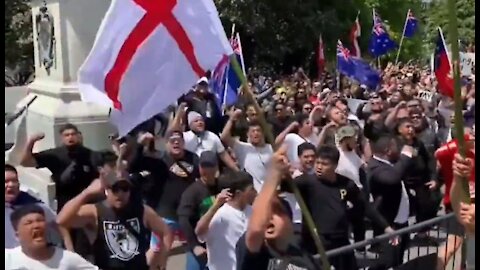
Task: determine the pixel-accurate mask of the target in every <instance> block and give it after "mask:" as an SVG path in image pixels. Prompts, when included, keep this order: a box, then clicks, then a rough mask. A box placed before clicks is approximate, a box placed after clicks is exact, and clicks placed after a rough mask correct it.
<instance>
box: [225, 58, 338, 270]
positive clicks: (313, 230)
mask: <svg viewBox="0 0 480 270" xmlns="http://www.w3.org/2000/svg"><path fill="white" fill-rule="evenodd" d="M230 61H231V63H232V66H233V69H234V70H235V73H236V74H237V76H238V78H239V79H240V81H241V82H242V87H243V89H244V91H243V94H244V95H246V97H247V98H248V99H250V102H251V103H252V104H253V106H254V107H255V110H256V111H257V114H258V116H259V122H260V125H261V126H262V129H263V130H264V133H265V137H267V138H266V139H267V141H271V142H272V143H273V135H272V132H271V129H270V127H269V126H268V125H267V122H266V120H265V116H264V114H263V113H262V110H261V108H260V106H259V105H258V102H257V100H256V99H255V97H254V95H253V93H252V91H251V90H250V88H249V87H248V83H247V78H246V77H245V75H243V72H242V69H241V67H240V64H239V63H238V61H237V57H236V56H235V54H233V55H231V56H230ZM287 183H288V184H289V185H290V188H291V189H292V191H293V193H294V194H295V198H296V199H297V202H298V204H299V206H300V209H301V210H302V214H303V217H304V219H305V220H304V221H305V222H306V224H307V227H308V228H309V230H310V233H311V234H312V238H313V241H314V242H315V245H316V247H317V251H318V254H319V255H320V259H321V261H322V269H330V268H331V267H330V263H329V262H328V259H327V255H326V253H325V248H324V247H323V244H322V240H320V237H319V235H318V230H317V228H316V227H315V223H314V222H313V218H312V215H311V214H310V211H309V210H308V208H307V205H306V204H305V201H304V200H303V198H302V195H301V194H300V191H299V190H298V188H297V186H296V185H295V183H294V181H287Z"/></svg>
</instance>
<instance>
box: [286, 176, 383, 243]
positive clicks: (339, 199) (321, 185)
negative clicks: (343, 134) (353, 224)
mask: <svg viewBox="0 0 480 270" xmlns="http://www.w3.org/2000/svg"><path fill="white" fill-rule="evenodd" d="M336 178H337V179H336V181H335V182H329V181H328V180H325V179H322V178H319V177H318V176H316V175H310V174H303V175H301V176H299V177H297V178H295V180H293V181H295V183H296V184H297V186H298V189H299V191H300V193H301V194H302V196H303V199H304V200H305V204H306V205H307V207H308V209H309V210H310V213H311V214H312V218H313V221H314V223H315V225H316V227H317V228H318V230H319V233H320V234H321V236H322V238H323V240H324V245H325V247H326V249H327V250H328V249H331V248H335V243H330V242H329V239H348V232H349V225H350V221H349V218H348V215H347V209H352V210H353V211H355V212H358V213H362V214H363V215H366V216H368V217H369V218H371V219H372V220H373V222H374V223H375V224H378V225H379V226H381V227H382V228H385V227H387V226H388V224H387V223H386V221H385V220H384V219H383V217H382V216H381V215H380V214H379V213H378V212H377V211H375V210H374V208H373V206H372V205H371V204H369V203H368V201H367V199H366V198H365V196H364V194H363V193H362V192H361V191H360V189H359V188H358V187H357V185H356V184H355V182H353V181H352V180H350V179H349V178H347V177H344V176H342V175H339V174H337V175H336ZM282 188H284V189H288V187H286V186H285V185H282ZM325 217H328V218H325ZM302 240H303V243H304V248H305V249H307V250H309V251H311V252H315V246H314V242H313V240H312V239H311V235H310V231H309V230H308V228H307V227H306V224H303V228H302Z"/></svg>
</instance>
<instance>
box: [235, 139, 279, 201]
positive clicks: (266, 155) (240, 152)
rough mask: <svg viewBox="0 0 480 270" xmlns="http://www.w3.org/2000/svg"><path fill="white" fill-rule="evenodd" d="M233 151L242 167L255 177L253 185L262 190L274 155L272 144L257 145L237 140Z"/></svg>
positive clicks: (258, 190) (257, 189)
mask: <svg viewBox="0 0 480 270" xmlns="http://www.w3.org/2000/svg"><path fill="white" fill-rule="evenodd" d="M233 151H234V152H235V155H236V157H237V161H238V164H239V165H240V169H241V170H245V171H246V172H248V173H249V174H250V175H251V176H252V177H253V187H254V188H255V190H256V191H257V192H260V189H261V188H262V185H263V181H265V176H266V173H267V168H268V164H270V160H271V158H272V155H273V149H272V146H271V145H270V144H266V145H264V146H262V147H255V146H253V145H252V144H251V143H245V142H240V141H235V144H234V145H233Z"/></svg>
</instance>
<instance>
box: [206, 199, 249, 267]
mask: <svg viewBox="0 0 480 270" xmlns="http://www.w3.org/2000/svg"><path fill="white" fill-rule="evenodd" d="M250 214H251V208H250V207H247V208H246V209H245V210H243V211H240V210H238V209H235V208H233V207H232V206H230V205H229V204H228V203H226V204H224V205H223V206H222V207H220V209H218V211H217V213H215V215H214V216H213V218H212V220H211V221H210V225H209V227H208V232H207V233H206V235H204V236H203V239H202V237H199V238H200V239H199V240H205V242H206V243H207V257H208V263H207V266H208V269H210V270H235V269H236V267H237V256H236V254H235V246H236V245H237V242H238V239H239V238H240V237H241V236H242V235H243V234H244V233H245V232H246V231H247V225H248V219H249V218H250Z"/></svg>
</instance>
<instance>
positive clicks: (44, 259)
mask: <svg viewBox="0 0 480 270" xmlns="http://www.w3.org/2000/svg"><path fill="white" fill-rule="evenodd" d="M9 222H11V224H12V225H13V228H14V230H15V232H16V234H17V236H18V241H19V243H20V246H18V247H16V248H13V249H5V269H23V270H51V269H57V270H70V269H79V270H98V267H96V266H95V265H93V264H91V263H90V262H88V261H87V260H85V259H84V258H82V257H81V256H80V255H78V254H76V253H73V252H71V251H68V250H63V249H61V248H58V247H55V246H52V245H49V244H48V242H47V222H46V217H45V212H44V210H43V208H42V207H41V206H39V205H37V204H28V205H24V206H22V207H20V208H18V209H16V210H15V211H13V213H12V215H11V216H10V218H9Z"/></svg>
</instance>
